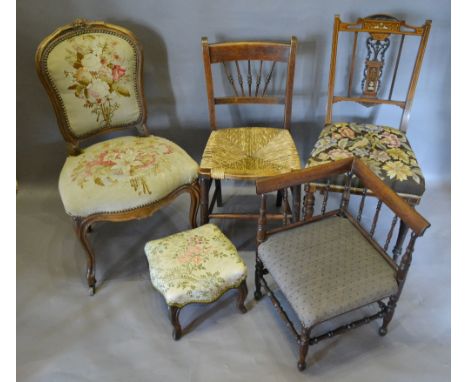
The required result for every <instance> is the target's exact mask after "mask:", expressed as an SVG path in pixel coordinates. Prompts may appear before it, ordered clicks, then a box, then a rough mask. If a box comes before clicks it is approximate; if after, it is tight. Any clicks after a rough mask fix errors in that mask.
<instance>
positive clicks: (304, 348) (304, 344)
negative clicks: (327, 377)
mask: <svg viewBox="0 0 468 382" xmlns="http://www.w3.org/2000/svg"><path fill="white" fill-rule="evenodd" d="M310 330H311V328H305V327H302V332H301V336H300V338H299V340H298V342H299V361H297V368H298V369H299V370H300V371H303V370H304V369H305V368H306V362H305V359H306V357H307V352H308V351H309V338H310Z"/></svg>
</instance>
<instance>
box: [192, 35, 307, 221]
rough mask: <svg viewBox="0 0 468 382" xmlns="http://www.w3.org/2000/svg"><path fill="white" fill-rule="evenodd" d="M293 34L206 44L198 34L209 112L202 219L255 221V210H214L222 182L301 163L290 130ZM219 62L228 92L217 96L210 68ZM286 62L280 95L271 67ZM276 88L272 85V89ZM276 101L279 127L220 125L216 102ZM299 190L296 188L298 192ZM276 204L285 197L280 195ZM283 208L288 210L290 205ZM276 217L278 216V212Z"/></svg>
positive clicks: (203, 162)
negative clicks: (281, 112) (277, 38)
mask: <svg viewBox="0 0 468 382" xmlns="http://www.w3.org/2000/svg"><path fill="white" fill-rule="evenodd" d="M296 45H297V40H296V38H295V37H292V38H291V41H290V42H289V43H279V42H256V41H254V42H247V41H240V42H224V43H215V44H209V43H208V39H207V38H206V37H204V38H202V54H203V63H204V68H205V79H206V92H207V98H208V111H209V119H210V126H211V129H212V132H211V134H210V137H209V139H208V143H207V145H206V148H205V151H204V153H203V157H202V160H201V164H200V170H199V180H200V184H201V208H200V215H201V222H202V224H203V223H207V222H208V221H209V219H210V218H244V219H256V218H257V215H256V214H232V213H212V211H213V208H214V204H215V202H217V204H218V207H220V206H221V205H222V197H221V180H223V179H231V180H256V179H259V178H262V177H266V176H272V175H276V174H281V173H286V172H290V171H291V170H296V169H299V168H300V167H301V165H300V160H299V155H298V153H297V149H296V146H295V144H294V141H293V139H292V137H291V134H290V132H289V129H290V126H291V109H292V93H293V83H294V68H295V60H296ZM215 65H218V66H221V71H222V73H223V74H224V75H225V76H226V84H227V86H228V87H229V88H230V89H232V93H231V94H229V95H228V96H222V97H221V96H216V95H215V86H214V81H213V78H214V76H213V71H212V67H213V66H215ZM281 65H285V66H286V75H285V84H284V89H281V90H283V92H282V94H280V95H278V94H276V93H278V92H279V91H278V92H276V90H278V88H280V87H275V86H273V82H274V81H273V79H274V77H275V70H276V69H277V68H278V67H279V66H281ZM275 88H276V89H275ZM243 104H256V105H266V106H270V107H271V106H272V105H280V106H283V108H284V118H283V126H282V127H283V128H272V127H235V128H223V129H218V125H217V118H216V106H218V105H243ZM213 179H214V180H215V192H214V195H213V198H212V200H211V202H210V200H209V199H210V198H209V191H210V187H211V184H212V181H213ZM296 191H297V190H296ZM296 191H294V190H292V191H291V192H292V193H293V194H294V195H293V199H294V200H295V204H294V206H295V207H294V208H295V209H296V210H297V211H298V210H299V199H300V196H298V195H296V194H295V192H296ZM278 195H279V197H278V198H277V204H278V205H279V204H281V201H282V200H287V199H286V196H284V197H283V195H281V194H278ZM283 207H284V208H286V209H287V210H288V211H289V213H290V214H289V217H291V209H290V207H289V203H285V204H284V206H283ZM276 218H281V215H280V214H276Z"/></svg>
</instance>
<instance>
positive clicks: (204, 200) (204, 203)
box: [198, 176, 210, 225]
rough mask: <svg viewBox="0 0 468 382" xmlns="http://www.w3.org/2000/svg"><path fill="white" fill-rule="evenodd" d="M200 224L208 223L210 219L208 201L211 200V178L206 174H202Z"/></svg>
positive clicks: (200, 178)
mask: <svg viewBox="0 0 468 382" xmlns="http://www.w3.org/2000/svg"><path fill="white" fill-rule="evenodd" d="M198 179H199V182H200V225H203V224H206V223H208V221H209V218H208V202H209V200H208V199H209V191H210V187H209V184H210V179H209V178H208V177H206V176H200V177H199V178H198Z"/></svg>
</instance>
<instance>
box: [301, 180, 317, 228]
mask: <svg viewBox="0 0 468 382" xmlns="http://www.w3.org/2000/svg"><path fill="white" fill-rule="evenodd" d="M304 191H305V195H304V220H308V219H310V218H312V216H314V204H315V191H316V188H315V187H313V186H310V185H306V186H305V189H304Z"/></svg>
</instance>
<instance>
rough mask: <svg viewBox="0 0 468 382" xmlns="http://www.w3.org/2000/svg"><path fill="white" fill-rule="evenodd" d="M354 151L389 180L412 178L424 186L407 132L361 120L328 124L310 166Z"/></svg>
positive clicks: (311, 156)
mask: <svg viewBox="0 0 468 382" xmlns="http://www.w3.org/2000/svg"><path fill="white" fill-rule="evenodd" d="M353 155H354V156H356V157H359V158H361V159H362V160H364V161H365V162H366V164H367V165H368V166H369V167H370V168H371V169H372V170H373V171H374V173H375V174H376V175H378V176H379V177H381V178H382V179H383V180H385V179H386V180H387V181H388V182H387V183H391V184H393V183H392V182H394V181H395V180H397V181H400V182H403V181H408V180H409V179H412V180H413V181H414V182H415V183H416V184H417V185H420V186H423V176H422V173H421V170H420V168H419V165H418V162H417V161H416V158H415V155H414V152H413V151H412V149H411V147H410V145H409V143H408V140H407V138H406V135H405V134H404V133H402V132H401V131H399V130H396V129H392V128H390V127H386V126H379V125H371V124H358V123H335V124H330V125H327V126H325V128H324V129H323V131H322V133H321V134H320V137H319V140H318V141H317V143H316V145H315V147H314V149H313V150H312V153H311V155H310V158H309V161H308V163H307V167H311V166H317V165H320V164H323V163H326V162H330V161H333V160H339V159H343V158H347V157H350V156H353ZM420 188H421V187H418V189H420Z"/></svg>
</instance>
